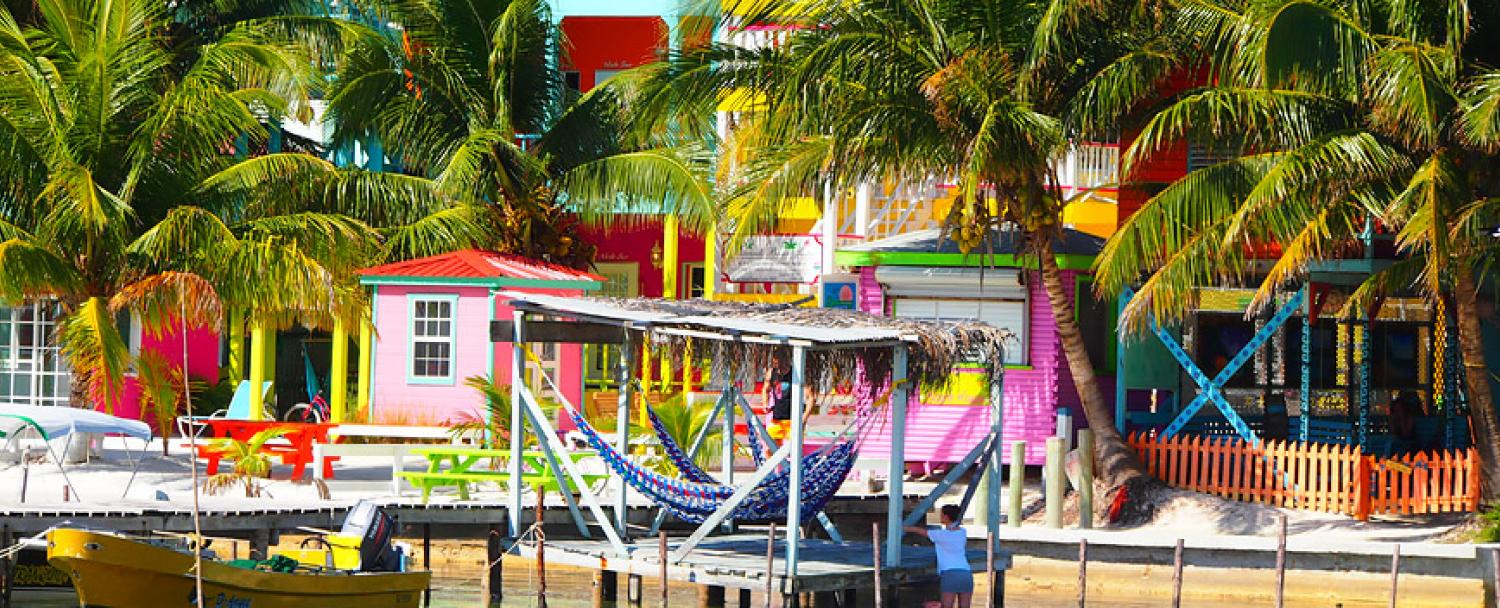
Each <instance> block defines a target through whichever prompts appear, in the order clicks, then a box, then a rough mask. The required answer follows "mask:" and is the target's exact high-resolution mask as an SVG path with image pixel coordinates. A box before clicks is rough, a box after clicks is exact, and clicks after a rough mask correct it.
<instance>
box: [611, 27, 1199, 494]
mask: <svg viewBox="0 0 1500 608" xmlns="http://www.w3.org/2000/svg"><path fill="white" fill-rule="evenodd" d="M1075 4H1077V5H1078V6H1074V5H1075ZM1157 21H1158V17H1157V15H1156V14H1155V13H1154V12H1153V11H1152V10H1148V9H1146V8H1143V7H1142V5H1141V3H1137V2H1096V3H1073V2H1066V1H1063V0H1058V1H1055V2H1050V3H1035V2H1023V1H1008V0H987V1H985V2H977V3H976V2H943V1H938V0H900V1H897V2H887V1H873V0H871V1H858V0H856V1H853V2H837V3H821V4H816V3H815V4H812V5H810V4H809V3H803V2H771V3H766V4H764V5H763V6H762V7H761V8H757V9H753V10H752V11H751V14H749V15H748V16H742V17H741V19H740V23H758V22H763V23H783V24H788V23H795V24H799V25H803V26H806V27H799V28H796V29H794V30H792V31H791V32H790V33H789V34H787V35H786V37H785V39H784V42H782V43H781V44H780V45H773V46H768V47H766V48H761V49H753V50H751V49H744V48H737V47H733V46H725V45H717V46H708V47H703V48H694V49H687V50H684V51H682V52H680V53H678V54H677V55H676V56H674V57H673V58H672V60H671V61H670V62H667V64H666V65H663V66H655V67H652V68H647V69H649V70H652V73H651V74H648V75H646V76H645V77H644V80H645V81H646V84H645V85H644V89H645V91H644V92H642V93H638V94H635V95H630V96H626V97H627V99H629V100H631V101H633V102H635V103H636V104H637V106H636V107H632V108H631V115H632V116H633V117H636V118H637V119H638V120H643V121H646V122H647V124H646V125H645V126H637V127H636V128H635V130H636V131H644V132H649V133H662V132H673V129H672V128H671V127H670V126H667V125H671V124H673V121H674V119H673V118H671V117H663V116H662V110H663V109H665V108H671V107H673V106H676V105H682V104H686V105H687V106H688V107H704V106H707V107H712V106H711V105H708V104H709V103H710V102H716V101H717V100H718V99H720V98H722V96H724V95H727V94H734V93H743V92H744V91H745V90H748V91H751V92H752V93H751V95H752V96H753V97H756V98H757V99H761V100H763V103H762V108H761V111H759V112H757V113H756V114H755V115H754V116H750V117H746V118H744V119H743V121H742V122H741V123H740V125H739V127H738V129H737V131H736V133H735V134H734V136H733V139H732V140H731V141H728V142H715V143H717V144H718V145H720V146H722V148H723V149H726V150H727V151H726V152H725V153H724V156H726V157H730V160H727V161H722V164H723V165H728V167H727V169H726V168H725V167H724V166H722V165H721V166H720V167H718V168H717V172H715V173H707V176H711V177H713V178H714V179H712V180H710V179H707V178H706V177H704V176H703V172H701V171H700V173H699V175H700V179H699V180H698V182H699V183H711V184H715V185H717V187H718V188H719V189H720V191H722V192H723V194H721V195H719V196H717V197H715V198H717V200H718V201H719V204H720V205H721V206H722V207H724V208H725V209H726V211H725V213H726V215H727V218H728V219H727V221H728V222H729V223H730V226H729V228H730V229H732V230H733V232H734V235H735V238H736V239H738V238H741V237H743V236H745V235H748V234H754V233H757V232H762V231H766V230H770V229H773V227H774V226H775V221H776V218H777V217H778V216H779V215H780V214H781V213H782V212H783V211H784V209H785V207H786V206H787V205H788V204H789V203H790V202H791V201H792V199H793V198H794V197H799V196H814V197H823V196H825V193H835V194H834V195H837V194H836V193H839V192H847V191H849V190H850V189H852V188H853V187H855V186H856V185H858V184H860V183H867V182H881V181H885V180H888V179H897V180H914V181H921V180H926V179H929V178H931V177H934V176H936V177H939V178H943V179H953V180H955V181H956V182H957V183H958V184H959V186H960V187H959V202H958V204H957V205H956V206H955V211H954V214H953V216H952V217H950V218H949V220H948V224H947V229H948V231H949V233H950V234H951V235H952V236H953V237H954V238H955V239H956V240H957V241H958V242H959V243H960V245H961V247H962V249H963V250H964V251H965V252H976V253H978V252H981V251H983V250H984V249H985V248H986V247H988V246H991V245H992V244H991V243H990V242H989V238H990V237H989V235H990V234H991V232H992V229H998V228H1002V227H1006V228H1009V227H1012V226H1015V227H1019V229H1021V230H1024V231H1026V234H1027V235H1028V238H1027V239H1026V242H1027V243H1028V253H1029V254H1030V255H1032V256H1035V257H1036V258H1037V260H1038V268H1039V270H1040V277H1041V280H1042V283H1043V284H1044V285H1045V287H1046V289H1047V293H1048V299H1049V301H1050V302H1051V305H1052V313H1053V317H1054V319H1055V321H1056V323H1057V327H1058V333H1059V336H1060V338H1061V340H1062V344H1063V350H1064V352H1065V354H1066V357H1067V360H1068V363H1069V369H1070V371H1071V373H1072V376H1073V381H1074V385H1075V387H1076V389H1077V391H1078V394H1079V397H1080V400H1081V402H1082V405H1083V410H1084V412H1085V414H1086V415H1087V417H1088V421H1089V425H1090V427H1091V428H1092V429H1094V431H1095V435H1096V437H1097V438H1098V442H1097V445H1098V454H1097V456H1098V457H1099V459H1100V463H1101V465H1100V472H1101V475H1100V477H1101V479H1102V480H1103V481H1105V482H1106V483H1109V484H1111V485H1117V484H1121V483H1125V482H1127V481H1129V480H1132V479H1143V478H1144V475H1145V471H1144V469H1143V468H1142V467H1141V465H1140V462H1139V460H1138V459H1137V458H1136V456H1135V454H1134V453H1133V452H1132V451H1131V450H1130V449H1129V447H1128V446H1127V445H1126V444H1125V442H1124V440H1123V438H1122V437H1121V436H1120V434H1119V433H1118V432H1117V431H1116V430H1115V427H1114V422H1113V414H1112V412H1111V410H1110V408H1109V407H1107V405H1106V402H1105V400H1104V397H1103V394H1102V393H1101V392H1100V390H1099V386H1098V382H1097V380H1096V379H1095V377H1094V371H1093V365H1092V364H1091V363H1090V362H1089V358H1088V355H1087V352H1086V350H1085V347H1084V341H1083V336H1082V334H1081V332H1080V331H1079V328H1078V325H1077V324H1076V322H1075V321H1074V319H1075V315H1074V306H1073V302H1072V301H1071V300H1070V299H1069V297H1068V296H1067V293H1066V290H1065V288H1064V285H1063V281H1062V273H1061V271H1060V270H1059V268H1058V266H1057V261H1056V256H1055V253H1054V251H1053V249H1052V247H1053V242H1054V240H1055V239H1056V238H1057V237H1058V236H1060V234H1061V229H1060V227H1061V223H1062V222H1061V219H1060V215H1061V212H1062V208H1063V206H1064V205H1065V204H1066V203H1067V202H1068V201H1067V200H1066V199H1065V197H1064V196H1063V195H1062V194H1061V192H1062V191H1061V189H1060V188H1058V185H1057V178H1056V175H1055V172H1054V171H1053V168H1052V162H1053V160H1054V159H1055V158H1057V157H1059V156H1060V155H1061V154H1062V153H1063V152H1064V151H1065V150H1066V148H1067V146H1068V145H1069V144H1068V142H1069V141H1070V140H1073V139H1077V138H1080V137H1087V136H1092V135H1100V134H1104V133H1107V132H1110V131H1113V129H1114V127H1115V126H1116V124H1117V120H1118V118H1119V117H1118V116H1117V115H1116V114H1115V113H1114V112H1115V111H1116V110H1119V109H1124V108H1128V107H1129V106H1130V104H1131V103H1133V102H1134V101H1136V100H1138V99H1140V98H1142V97H1143V96H1144V95H1146V94H1147V93H1148V91H1147V89H1148V87H1140V86H1135V87H1134V88H1132V86H1130V85H1135V84H1137V83H1138V82H1139V81H1141V80H1143V79H1147V78H1150V77H1154V76H1156V75H1159V74H1162V73H1165V72H1167V71H1169V70H1170V69H1171V68H1172V67H1173V63H1174V60H1173V59H1172V57H1173V56H1174V55H1173V54H1172V53H1170V52H1168V51H1169V50H1172V46H1171V45H1172V44H1173V41H1171V40H1165V39H1162V40H1159V39H1158V37H1157V32H1158V31H1160V30H1161V29H1162V28H1160V27H1159V24H1158V22H1157ZM680 130H681V129H678V131H680ZM690 132H691V133H693V136H694V137H697V138H699V139H702V140H709V141H712V135H710V134H709V133H706V132H704V131H702V130H700V131H696V132H692V131H690ZM683 139H686V140H689V141H691V139H692V138H690V137H686V136H683ZM731 245H732V243H731ZM731 249H732V246H731Z"/></svg>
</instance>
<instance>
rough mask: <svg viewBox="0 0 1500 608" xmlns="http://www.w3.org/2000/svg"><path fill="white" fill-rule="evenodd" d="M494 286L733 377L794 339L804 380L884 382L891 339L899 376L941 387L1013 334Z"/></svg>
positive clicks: (1001, 348)
mask: <svg viewBox="0 0 1500 608" xmlns="http://www.w3.org/2000/svg"><path fill="white" fill-rule="evenodd" d="M501 295H502V296H503V297H505V298H507V299H508V300H510V301H511V304H512V305H513V306H515V307H516V308H517V309H519V310H523V311H527V312H529V313H532V314H536V315H541V316H545V317H551V318H559V319H579V320H585V321H593V322H597V323H604V324H610V325H617V326H619V327H621V331H623V332H625V334H626V339H627V343H628V344H630V345H632V347H635V348H638V347H639V345H640V344H641V343H642V342H641V341H642V340H644V341H645V343H646V344H649V345H650V348H651V349H652V350H653V351H655V352H656V353H657V354H659V355H660V354H665V355H666V356H668V357H669V358H670V359H671V361H672V362H673V364H674V365H677V366H680V365H681V364H682V362H683V360H684V359H685V358H686V357H687V353H688V352H689V350H691V352H692V356H693V358H705V359H707V360H709V361H710V363H711V365H712V367H713V369H714V370H715V373H722V372H723V371H728V372H729V373H730V374H731V376H730V377H732V378H737V379H746V380H752V381H753V380H758V379H759V378H760V376H761V375H762V374H764V373H765V372H764V370H766V369H768V368H769V367H770V366H771V364H772V361H773V360H774V359H775V358H776V357H787V356H789V355H790V352H791V347H792V346H793V345H802V346H805V347H807V363H806V382H807V383H808V384H810V385H811V386H814V387H820V388H822V389H828V388H830V387H832V386H835V385H840V384H853V383H856V382H867V383H870V384H873V385H876V386H881V385H884V384H885V383H886V382H887V381H888V380H889V379H890V377H891V371H892V365H893V363H894V359H895V347H896V346H898V345H905V346H906V347H907V377H908V378H910V379H911V380H912V381H913V382H916V383H918V384H920V385H922V386H927V387H942V386H943V385H945V384H946V383H947V382H948V381H949V379H950V378H951V377H952V374H953V371H954V369H955V368H957V367H958V366H960V365H963V364H972V363H974V362H979V363H982V364H984V365H985V366H986V367H987V369H988V374H987V375H986V379H987V381H993V380H995V379H997V378H998V377H999V376H1000V375H1001V374H1003V373H1004V369H1005V366H1004V364H1003V360H1004V352H1005V348H1006V346H1007V345H1008V344H1014V342H1013V340H1014V337H1013V335H1012V334H1011V333H1010V332H1009V331H1006V330H1004V329H1001V328H997V327H993V326H991V325H988V324H985V323H979V322H971V321H960V322H947V321H923V320H918V319H906V318H898V317H881V316H876V315H872V314H869V313H864V312H858V311H853V310H840V309H832V308H801V307H796V306H791V305H786V304H780V305H765V304H746V303H739V302H716V301H708V300H662V299H656V298H605V297H562V296H549V295H538V294H532V293H518V292H503V293H502V294H501Z"/></svg>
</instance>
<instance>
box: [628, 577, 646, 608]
mask: <svg viewBox="0 0 1500 608" xmlns="http://www.w3.org/2000/svg"><path fill="white" fill-rule="evenodd" d="M644 586H645V584H644V582H643V580H642V579H641V575H639V574H631V575H629V577H628V578H626V579H625V601H626V602H627V603H629V604H630V605H631V606H640V605H641V602H642V601H644V600H643V597H644V596H645V594H646V591H645V589H643V588H642V587H644Z"/></svg>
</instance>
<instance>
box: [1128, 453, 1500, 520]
mask: <svg viewBox="0 0 1500 608" xmlns="http://www.w3.org/2000/svg"><path fill="white" fill-rule="evenodd" d="M1129 442H1130V445H1131V447H1134V448H1135V450H1136V452H1137V453H1139V454H1140V455H1141V460H1143V461H1144V462H1145V464H1146V469H1147V471H1149V472H1150V473H1151V475H1152V476H1154V477H1156V478H1157V479H1160V480H1162V481H1163V482H1165V483H1166V484H1167V485H1169V486H1172V487H1174V488H1182V489H1185V490H1193V491H1196V492H1204V493H1208V494H1215V495H1218V496H1223V497H1225V498H1229V499H1233V500H1241V501H1248V502H1262V503H1269V504H1272V505H1276V506H1278V507H1289V508H1295V509H1308V510H1313V511H1324V512H1328V513H1343V514H1347V515H1352V516H1354V517H1357V518H1359V519H1368V518H1369V517H1370V516H1371V515H1380V514H1386V513H1389V514H1402V515H1409V514H1415V513H1448V512H1470V511H1475V510H1477V509H1478V508H1479V453H1478V452H1476V451H1475V450H1474V449H1473V448H1470V449H1468V450H1448V451H1434V452H1422V453H1417V454H1408V455H1403V456H1396V457H1393V458H1381V457H1378V456H1367V455H1365V454H1363V453H1362V452H1361V451H1360V449H1359V448H1357V447H1351V446H1343V445H1332V444H1326V443H1302V442H1297V441H1265V442H1262V443H1261V444H1260V445H1251V444H1249V443H1246V442H1245V441H1242V440H1240V438H1238V437H1225V436H1210V437H1204V436H1178V437H1173V438H1171V439H1159V438H1156V437H1153V436H1149V435H1144V434H1140V433H1132V434H1131V435H1130V437H1129Z"/></svg>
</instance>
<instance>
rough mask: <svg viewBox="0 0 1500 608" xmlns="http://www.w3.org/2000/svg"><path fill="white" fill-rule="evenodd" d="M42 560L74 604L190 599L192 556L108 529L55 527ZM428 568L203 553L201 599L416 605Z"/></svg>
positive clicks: (248, 603)
mask: <svg viewBox="0 0 1500 608" xmlns="http://www.w3.org/2000/svg"><path fill="white" fill-rule="evenodd" d="M47 559H48V561H50V562H51V563H52V565H53V566H56V567H57V568H58V569H60V570H62V571H63V572H66V573H67V574H68V576H69V577H71V578H72V579H73V587H74V588H75V589H77V591H78V600H79V603H80V605H82V606H86V607H90V608H92V607H96V606H97V607H99V608H170V607H175V606H196V605H197V593H196V590H195V584H194V578H193V562H194V559H193V555H192V553H191V552H188V551H183V550H178V549H174V548H171V547H168V546H165V545H163V544H161V543H154V542H150V541H146V540H142V539H136V538H130V537H126V536H121V535H117V534H112V533H108V532H96V531H89V530H78V529H72V528H59V529H56V530H53V531H52V532H50V533H48V535H47ZM431 579H432V574H431V573H430V572H354V571H349V570H329V569H321V568H299V569H298V570H296V571H294V572H289V573H288V572H270V571H266V570H261V569H251V568H243V567H237V566H231V565H229V564H226V563H223V562H219V561H216V560H210V559H206V558H205V559H204V560H203V603H204V605H205V606H213V607H222V608H314V607H316V608H343V607H351V608H354V607H357V608H407V607H411V608H416V607H417V606H420V605H421V600H422V591H423V590H425V589H427V587H428V585H429V583H430V582H431Z"/></svg>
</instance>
